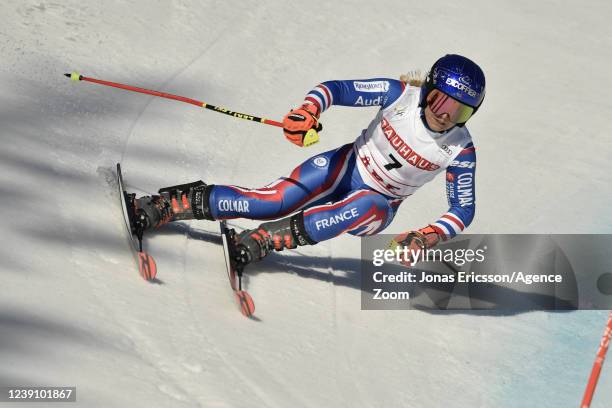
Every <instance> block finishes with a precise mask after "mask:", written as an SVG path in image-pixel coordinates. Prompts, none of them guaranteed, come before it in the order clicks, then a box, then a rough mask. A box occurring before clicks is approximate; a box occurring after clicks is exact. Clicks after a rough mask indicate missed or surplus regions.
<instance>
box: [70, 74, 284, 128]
mask: <svg viewBox="0 0 612 408" xmlns="http://www.w3.org/2000/svg"><path fill="white" fill-rule="evenodd" d="M64 75H65V76H67V77H68V78H70V79H72V80H73V81H87V82H93V83H96V84H100V85H106V86H111V87H113V88H119V89H125V90H127V91H133V92H140V93H143V94H148V95H153V96H159V97H161V98H167V99H174V100H175V101H181V102H185V103H190V104H192V105H195V106H200V107H202V108H206V109H210V110H213V111H215V112H219V113H224V114H226V115H230V116H233V117H235V118H239V119H245V120H250V121H253V122H259V123H264V124H266V125H272V126H276V127H281V128H282V127H283V124H282V123H280V122H277V121H275V120H270V119H265V118H260V117H257V116H253V115H248V114H246V113H240V112H234V111H232V110H230V109H227V108H223V107H220V106H215V105H211V104H208V103H206V102H202V101H198V100H195V99H191V98H185V97H184V96H179V95H173V94H169V93H165V92H159V91H152V90H150V89H144V88H138V87H135V86H130V85H125V84H120V83H117V82H110V81H103V80H101V79H95V78H89V77H86V76H83V75H80V74H79V73H78V72H73V73H71V74H64Z"/></svg>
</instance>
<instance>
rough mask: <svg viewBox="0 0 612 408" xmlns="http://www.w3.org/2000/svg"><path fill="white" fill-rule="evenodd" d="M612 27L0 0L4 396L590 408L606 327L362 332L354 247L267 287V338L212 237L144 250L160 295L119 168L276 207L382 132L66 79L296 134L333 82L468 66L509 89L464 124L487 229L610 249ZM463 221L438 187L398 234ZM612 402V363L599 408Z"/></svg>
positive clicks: (381, 327)
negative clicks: (64, 391)
mask: <svg viewBox="0 0 612 408" xmlns="http://www.w3.org/2000/svg"><path fill="white" fill-rule="evenodd" d="M611 14H612V5H611V4H610V3H609V2H605V1H597V2H589V3H588V4H582V3H579V2H563V1H542V2H532V1H526V0H524V1H501V2H490V1H485V0H479V1H473V2H467V3H465V2H453V1H445V2H431V1H425V2H424V1H420V2H411V1H399V0H397V1H389V2H384V3H380V2H371V1H369V2H366V1H362V2H359V1H345V2H329V1H309V2H290V3H288V2H281V1H270V2H253V1H243V2H225V1H186V0H185V1H174V2H165V1H144V0H140V1H134V2H130V4H129V5H128V4H125V3H123V2H99V1H93V0H81V1H61V2H60V1H45V0H23V1H15V0H4V1H3V2H2V3H1V4H0V55H1V59H0V61H1V64H0V106H1V108H0V138H1V139H0V140H1V142H2V143H1V148H0V211H1V212H2V219H3V222H2V224H1V227H0V232H1V235H0V236H1V237H2V241H3V242H2V245H1V246H0V259H1V262H0V278H1V281H0V282H1V283H0V385H24V384H33V385H66V386H69V385H73V386H76V387H77V398H78V402H77V403H76V404H67V405H66V406H70V407H74V406H79V407H81V406H82V407H127V406H130V407H170V406H172V407H288V406H291V407H382V406H385V407H442V406H450V407H504V408H505V407H526V406H539V407H573V406H577V405H578V403H579V401H580V399H581V396H582V391H583V389H584V385H585V382H586V379H587V376H588V373H589V371H590V367H591V364H592V361H593V358H594V355H595V352H596V346H597V344H598V342H599V338H600V336H601V332H602V330H603V325H604V322H605V312H576V313H522V314H507V313H488V314H482V313H426V312H418V311H389V312H373V311H362V310H360V291H359V275H358V265H359V257H360V254H359V240H358V239H357V238H354V237H350V236H347V237H341V238H338V239H336V240H333V241H330V242H325V243H321V244H320V245H317V246H314V247H306V248H303V249H300V250H298V251H294V252H293V253H283V254H279V255H273V256H270V258H269V259H267V260H266V261H264V262H262V263H261V264H259V265H257V266H256V267H253V268H252V269H251V273H250V274H249V276H248V280H247V284H248V287H249V290H250V292H251V294H252V295H253V297H254V299H255V302H256V305H257V316H258V318H259V319H258V320H257V321H255V320H247V319H245V318H243V317H242V316H241V315H240V314H239V313H238V312H237V309H236V307H235V305H234V303H233V301H232V300H231V298H230V294H229V293H228V284H227V278H226V276H225V274H224V270H223V259H222V257H221V252H220V251H221V248H220V246H219V239H218V237H217V235H215V234H216V231H217V226H216V225H215V224H214V223H210V222H203V221H199V222H188V223H181V224H178V225H174V226H170V227H168V228H164V229H162V230H160V231H159V233H158V234H157V235H155V236H154V237H152V238H151V239H150V240H149V241H148V244H149V247H150V248H151V252H152V253H153V254H154V255H155V256H156V258H157V261H158V267H159V275H160V278H161V279H162V280H163V284H161V285H151V284H147V283H145V282H144V281H142V279H141V278H140V277H139V276H138V274H137V272H136V270H135V266H134V263H133V259H132V256H131V253H130V251H129V250H128V247H127V245H126V241H125V237H124V229H123V228H124V226H123V220H122V218H121V214H120V209H119V205H118V201H117V200H118V197H117V194H116V192H115V183H114V180H113V167H114V165H115V163H116V162H118V161H121V163H122V165H123V168H124V177H125V179H126V182H127V184H128V185H129V186H130V187H131V188H133V189H139V191H149V192H151V191H156V190H157V189H158V188H159V187H162V186H167V185H172V184H176V183H183V182H189V181H194V180H199V179H203V180H204V181H206V182H212V183H218V184H221V183H234V184H238V185H242V186H248V187H259V186H262V185H264V184H267V183H268V182H270V181H272V180H274V179H276V178H277V177H278V176H280V175H284V174H286V173H287V172H288V171H290V170H291V169H292V168H293V167H294V166H295V165H297V164H298V163H300V162H301V161H302V160H304V159H306V158H307V157H310V156H311V155H313V154H315V153H316V152H319V151H325V150H329V149H331V148H334V147H336V146H338V145H340V144H343V143H347V142H349V141H352V140H353V139H354V138H355V137H356V136H357V135H358V133H359V132H360V130H361V129H362V128H363V127H365V126H366V125H367V124H368V123H369V121H370V120H371V118H372V117H373V116H374V115H375V109H374V108H362V109H357V108H352V109H351V108H342V107H334V108H332V109H331V110H330V111H328V112H326V113H325V114H324V115H323V118H322V122H323V123H324V126H325V131H324V132H322V133H321V142H320V143H319V144H318V145H315V146H314V147H312V148H308V149H306V148H304V149H300V148H298V147H296V146H294V145H291V144H290V143H287V142H286V141H285V140H284V138H283V136H282V132H281V131H280V130H279V129H276V128H273V127H269V126H264V125H260V124H256V123H249V122H246V121H242V120H238V119H233V118H230V117H227V116H224V115H219V114H216V113H213V112H210V111H205V110H202V109H198V108H196V107H194V106H191V105H186V104H181V103H178V102H174V101H168V100H162V99H159V98H153V97H149V96H145V95H140V94H135V93H130V92H125V91H120V90H113V89H110V88H105V87H101V86H98V85H94V84H88V83H75V82H71V81H69V80H67V79H66V78H65V77H64V76H63V74H64V73H65V72H70V71H72V70H77V71H79V72H81V73H82V74H83V75H86V76H91V77H97V78H101V79H107V80H111V81H118V82H125V83H129V84H132V85H136V86H142V87H145V88H151V89H159V90H162V91H166V92H172V93H177V94H181V95H185V96H189V97H193V98H197V99H202V100H204V101H206V102H209V103H212V104H218V105H222V106H227V107H229V108H231V109H234V110H237V111H242V112H247V113H252V114H256V115H261V116H265V117H269V118H273V119H277V120H278V119H280V118H282V116H283V115H284V114H285V113H286V112H287V111H288V110H289V109H290V108H291V107H294V106H295V105H296V104H299V103H300V102H301V101H302V98H303V96H304V95H305V93H306V92H307V91H308V90H309V89H311V87H312V86H314V85H316V84H318V83H319V82H321V81H324V80H330V79H351V78H368V77H374V76H387V77H393V78H397V77H398V76H399V75H400V74H402V73H404V72H406V71H409V70H414V69H422V70H423V69H427V68H428V67H429V66H430V65H431V63H432V62H433V61H434V60H435V59H436V58H438V57H439V56H441V55H443V54H445V53H449V52H455V53H461V54H464V55H467V56H469V57H471V58H473V59H475V60H476V61H478V62H479V63H480V64H481V65H482V67H483V69H484V71H485V72H486V74H487V80H488V84H487V85H488V90H487V97H486V100H485V102H484V105H483V107H482V109H481V110H480V111H479V112H478V114H477V115H476V116H475V117H474V118H473V120H472V121H471V122H470V124H469V127H470V130H471V132H472V134H473V136H474V140H475V143H476V146H477V148H478V178H477V200H478V209H477V215H476V219H475V221H474V223H473V224H472V226H471V227H470V231H472V232H477V233H485V232H487V233H489V232H491V233H493V232H495V233H542V232H551V233H552V232H555V233H610V232H611V229H612V217H611V216H610V212H609V204H610V202H611V201H612V190H611V189H610V185H611V184H612V176H611V174H612V171H611V170H612V169H611V165H610V162H609V159H610V157H611V156H612V148H611V146H612V144H611V143H610V140H609V137H610V133H611V131H612V129H611V126H610V121H609V119H608V115H609V112H610V108H612V105H611V103H610V101H611V99H610V87H609V85H608V84H607V80H606V78H607V77H608V75H609V71H610V65H611V63H612V57H611V54H610V52H609V50H610V49H612V29H611V28H610V26H609V22H608V16H610V15H611ZM445 210H446V199H445V195H444V182H443V180H442V178H440V179H437V180H435V181H434V182H432V183H430V184H429V185H427V186H426V187H424V188H423V189H422V190H421V191H419V193H418V194H416V195H415V196H414V197H411V198H410V199H409V200H407V201H406V202H405V203H404V204H403V205H402V208H401V210H400V212H399V214H398V216H397V217H396V219H395V221H394V223H393V224H392V225H391V226H390V227H389V228H388V230H387V232H400V231H403V230H406V229H409V228H415V227H421V226H423V225H426V224H427V223H429V222H431V221H432V220H434V219H435V218H436V217H437V216H439V215H440V214H442V213H443V212H444V211H445ZM233 225H236V226H239V227H247V226H251V225H254V223H252V222H248V221H244V220H236V221H235V222H233ZM611 399H612V364H609V366H608V367H604V372H603V374H602V377H601V380H600V386H599V389H598V392H597V395H596V397H595V400H594V404H593V406H594V407H603V406H609V401H610V400H611ZM36 406H37V405H36ZM58 406H61V404H60V405H58Z"/></svg>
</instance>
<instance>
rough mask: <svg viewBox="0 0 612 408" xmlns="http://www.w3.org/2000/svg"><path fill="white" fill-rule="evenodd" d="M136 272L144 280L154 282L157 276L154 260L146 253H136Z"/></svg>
mask: <svg viewBox="0 0 612 408" xmlns="http://www.w3.org/2000/svg"><path fill="white" fill-rule="evenodd" d="M138 271H139V272H140V276H142V278H143V279H144V280H147V281H149V282H151V281H155V277H156V276H157V264H156V263H155V259H153V257H152V256H151V255H149V254H147V253H146V252H139V253H138Z"/></svg>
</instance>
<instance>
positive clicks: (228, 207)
mask: <svg viewBox="0 0 612 408" xmlns="http://www.w3.org/2000/svg"><path fill="white" fill-rule="evenodd" d="M217 208H218V209H219V211H235V212H241V213H242V212H245V213H248V212H250V211H249V202H248V201H244V200H237V201H234V200H219V203H218V204H217Z"/></svg>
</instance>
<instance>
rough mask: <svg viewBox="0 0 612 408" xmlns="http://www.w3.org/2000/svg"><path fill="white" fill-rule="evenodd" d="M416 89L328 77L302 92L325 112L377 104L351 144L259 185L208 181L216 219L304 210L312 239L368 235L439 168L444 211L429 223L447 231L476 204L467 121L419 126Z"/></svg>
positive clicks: (448, 234)
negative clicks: (440, 127) (439, 128)
mask: <svg viewBox="0 0 612 408" xmlns="http://www.w3.org/2000/svg"><path fill="white" fill-rule="evenodd" d="M419 91H420V89H419V88H416V87H411V86H406V85H405V84H404V83H403V82H400V81H397V80H393V79H385V78H375V79H368V80H348V81H327V82H323V83H322V84H320V85H318V86H316V87H315V88H314V89H313V90H311V91H310V92H309V93H308V95H307V96H306V98H305V102H306V103H313V104H315V105H317V107H318V108H319V109H320V110H321V112H323V111H325V110H326V109H328V108H329V107H330V106H332V105H342V106H380V110H379V112H378V114H377V116H376V117H375V118H374V120H373V121H372V122H371V123H370V125H369V126H368V128H367V129H364V130H363V132H362V133H361V135H359V137H358V138H357V140H355V142H353V143H350V144H346V145H344V146H341V147H339V148H337V149H334V150H330V151H328V152H325V153H321V154H317V155H315V156H313V157H311V158H310V159H308V160H306V161H305V162H304V163H302V164H301V165H299V166H298V167H296V168H295V169H294V170H293V171H292V172H291V173H290V174H289V175H288V176H287V177H281V178H279V179H278V180H276V181H274V182H273V183H271V184H268V185H266V186H265V187H262V188H256V189H251V188H243V187H238V186H222V185H215V186H214V187H213V188H212V190H211V193H210V198H209V204H210V208H211V212H212V216H213V217H214V218H215V219H231V218H248V219H254V220H270V219H278V218H281V217H284V216H286V215H289V214H292V213H294V212H297V211H300V210H303V211H304V226H305V228H306V232H307V233H308V235H309V237H310V238H311V239H312V240H314V241H317V242H320V241H324V240H327V239H330V238H333V237H336V236H338V235H340V234H343V233H345V232H348V233H350V234H353V235H372V234H376V233H378V232H380V231H382V230H383V229H384V228H385V227H387V226H388V225H389V224H390V223H391V221H392V219H393V217H394V215H395V213H396V211H397V208H398V207H399V205H400V204H401V203H402V201H403V200H404V199H405V198H406V197H408V196H410V195H412V194H413V193H414V192H415V191H416V190H417V189H418V188H419V187H421V186H422V185H423V184H425V183H427V182H429V181H431V180H432V179H433V178H434V177H435V176H436V175H437V174H438V173H440V172H441V171H442V170H444V169H445V170H446V195H447V198H448V202H449V205H450V208H449V210H448V211H447V212H446V213H444V214H443V215H442V216H441V217H440V218H439V219H438V220H436V221H435V222H433V223H432V224H431V225H432V226H433V228H434V229H435V230H436V232H437V233H438V234H439V235H440V237H441V238H442V239H449V238H452V237H454V236H455V235H456V234H457V233H459V232H461V231H462V230H463V229H465V228H466V227H467V226H468V225H469V224H470V223H471V221H472V219H473V217H474V210H475V188H474V183H475V170H476V153H475V148H474V145H473V143H472V140H471V136H470V134H469V132H468V130H467V129H466V127H454V128H452V129H450V130H449V131H446V132H443V133H436V132H433V131H431V130H430V129H428V127H427V126H426V125H425V122H424V118H423V112H422V109H421V108H420V107H419V106H418V99H419Z"/></svg>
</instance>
